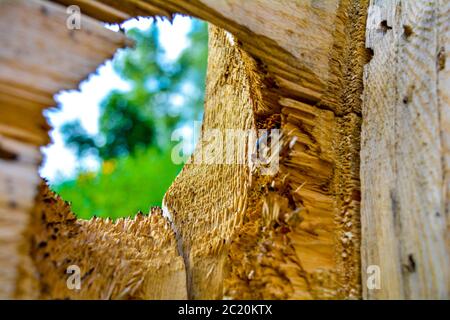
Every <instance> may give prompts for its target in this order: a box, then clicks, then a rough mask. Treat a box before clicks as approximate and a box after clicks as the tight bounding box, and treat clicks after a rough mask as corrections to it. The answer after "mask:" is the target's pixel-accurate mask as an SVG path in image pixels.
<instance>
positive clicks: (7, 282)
mask: <svg viewBox="0 0 450 320" xmlns="http://www.w3.org/2000/svg"><path fill="white" fill-rule="evenodd" d="M67 18H68V15H67V13H66V10H65V8H64V7H62V6H59V5H56V4H53V3H49V2H48V1H41V0H17V1H15V0H4V1H1V2H0V29H1V30H3V31H2V32H1V33H0V43H1V44H2V46H1V48H0V269H1V272H0V297H1V298H14V297H16V298H31V297H33V296H34V294H35V292H34V290H33V288H32V287H31V286H32V284H31V283H29V282H28V280H27V279H28V277H27V274H28V275H29V274H33V270H31V269H32V268H33V266H32V264H31V262H30V261H29V255H28V253H29V252H28V250H29V243H28V242H27V239H26V238H25V237H24V232H25V230H26V228H27V225H28V223H29V213H30V210H31V209H32V207H33V205H34V198H35V195H36V191H37V186H38V183H39V176H38V168H39V165H40V163H41V154H40V149H39V148H40V147H41V146H42V145H45V144H47V143H48V142H49V136H48V130H49V129H50V127H49V125H48V124H47V121H46V119H45V118H44V116H43V114H42V111H43V110H44V109H45V108H48V107H51V106H53V105H54V104H55V103H54V101H53V95H55V94H56V93H57V92H58V91H60V90H64V89H75V88H77V86H78V84H79V82H80V81H81V80H83V79H84V78H85V77H86V76H87V75H88V74H89V73H91V72H93V71H95V69H96V68H97V67H98V65H99V64H100V63H102V62H103V61H104V60H105V59H107V58H110V57H111V56H112V55H113V54H114V52H115V51H116V49H117V48H119V47H123V46H125V44H127V43H128V42H127V41H126V39H125V37H124V35H123V34H120V33H115V32H112V31H110V30H107V29H105V28H104V27H103V26H102V25H101V23H99V22H98V21H96V20H94V19H92V18H89V17H83V18H82V19H81V29H80V30H69V29H68V28H67V26H66V20H67Z"/></svg>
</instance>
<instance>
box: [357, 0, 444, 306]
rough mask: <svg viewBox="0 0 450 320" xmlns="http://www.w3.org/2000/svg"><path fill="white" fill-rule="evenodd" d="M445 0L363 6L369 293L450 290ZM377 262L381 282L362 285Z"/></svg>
mask: <svg viewBox="0 0 450 320" xmlns="http://www.w3.org/2000/svg"><path fill="white" fill-rule="evenodd" d="M449 10H450V3H449V2H448V1H422V0H420V1H401V0H396V1H394V0H392V1H375V0H372V1H371V3H370V7H369V18H368V21H367V33H366V34H367V38H366V46H367V47H368V48H370V49H371V50H373V54H374V55H373V59H372V60H371V62H370V63H369V64H368V65H367V66H366V68H365V71H364V85H365V88H364V98H363V99H364V103H363V125H362V147H361V184H362V217H361V219H362V248H361V252H362V282H363V288H364V297H365V298H368V299H380V298H384V299H433V298H442V299H445V298H448V297H449V294H450V291H449V290H450V267H449V266H450V261H449V242H448V234H449V224H448V223H449V210H448V208H449V192H448V187H449V157H448V154H449V144H448V141H449V140H448V139H449V130H450V127H449V119H450V118H449V111H450V110H449V97H448V92H449V90H450V85H449V81H448V79H449V70H450V69H449V68H450V66H449V64H448V62H447V63H446V59H447V58H448V56H449V45H450V43H449V25H450V14H449ZM373 265H374V266H378V267H379V270H380V278H381V283H380V285H381V287H380V288H372V289H368V288H367V286H366V285H365V282H366V280H368V279H369V276H370V274H367V272H366V271H367V268H369V266H373Z"/></svg>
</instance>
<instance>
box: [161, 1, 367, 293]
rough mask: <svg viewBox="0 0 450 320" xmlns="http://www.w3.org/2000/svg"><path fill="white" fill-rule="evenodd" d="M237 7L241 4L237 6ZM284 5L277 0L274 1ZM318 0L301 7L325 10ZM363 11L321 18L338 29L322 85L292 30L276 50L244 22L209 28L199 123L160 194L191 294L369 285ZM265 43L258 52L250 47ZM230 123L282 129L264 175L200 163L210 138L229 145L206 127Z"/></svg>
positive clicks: (352, 8) (351, 7)
mask: <svg viewBox="0 0 450 320" xmlns="http://www.w3.org/2000/svg"><path fill="white" fill-rule="evenodd" d="M262 2H263V1H262ZM262 2H261V3H262ZM211 3H213V2H211ZM246 3H247V2H246ZM266 5H267V6H268V7H270V5H268V4H266ZM242 6H243V7H245V6H246V5H245V4H243V5H242ZM305 6H307V5H305ZM231 7H232V8H233V10H238V9H237V7H239V5H238V4H237V3H236V4H232V5H231ZM331 7H333V6H331V2H329V3H328V5H327V6H324V7H322V8H321V9H323V10H324V11H323V14H324V15H325V16H326V17H328V18H330V17H331V13H330V12H329V11H327V10H328V9H330V8H331ZM222 9H223V10H225V11H226V9H224V8H222ZM247 9H248V8H242V10H244V12H247V11H246V10H247ZM278 9H279V10H281V9H280V7H279V6H278V5H277V4H275V5H274V8H273V10H274V11H277V10H278ZM284 9H285V8H284ZM284 9H283V10H284ZM310 9H311V12H310V11H308V13H305V12H303V11H302V14H304V15H309V14H311V15H312V14H315V13H317V12H318V11H317V10H319V9H318V7H314V8H310ZM205 10H206V9H205ZM300 11H301V10H300ZM365 12H366V6H365V5H364V3H361V2H358V3H356V2H355V3H351V4H350V3H347V2H346V3H342V4H341V5H340V6H339V10H337V11H336V12H334V13H335V15H334V17H335V20H332V21H334V22H333V23H334V24H332V26H331V27H330V25H329V24H328V25H327V28H320V27H319V26H317V25H315V26H314V32H319V34H320V31H322V32H324V37H323V39H327V37H328V36H330V35H329V34H328V33H327V32H329V31H330V28H331V29H332V30H333V32H332V39H331V40H332V41H331V40H330V42H329V43H327V45H326V46H325V45H324V44H323V43H322V45H324V46H325V47H326V48H327V50H328V51H329V52H331V53H332V54H331V56H329V57H328V59H329V60H327V61H328V62H327V63H326V64H325V65H322V62H318V60H317V61H316V63H318V64H320V66H321V68H322V69H315V70H322V71H323V68H328V67H329V69H327V70H326V72H325V71H324V72H319V74H320V77H321V78H320V79H321V81H322V82H320V81H319V82H318V83H316V84H317V85H319V83H322V85H321V86H320V85H319V87H318V88H316V89H314V90H313V89H312V88H310V89H308V90H306V89H305V88H304V87H302V86H301V83H302V82H301V81H300V80H299V79H300V78H302V77H309V76H310V74H308V73H307V72H306V71H304V70H303V67H306V65H307V64H308V63H309V62H310V61H309V60H306V62H305V65H303V67H302V65H301V61H302V60H298V59H297V58H295V56H291V55H290V54H289V53H288V52H286V51H285V50H287V49H290V50H294V51H295V50H300V49H299V48H295V47H290V46H291V44H290V43H288V42H287V39H284V38H278V35H277V34H274V35H273V37H274V39H277V40H278V41H279V42H278V43H277V42H271V44H272V45H274V46H279V47H278V49H279V50H280V51H277V50H272V51H270V54H271V55H270V57H269V56H268V55H266V53H263V51H264V50H265V49H266V47H264V46H263V45H262V42H258V41H261V38H258V40H252V39H250V37H249V36H248V33H249V32H250V31H249V30H248V29H245V31H243V30H237V29H233V27H230V29H231V30H233V31H235V34H236V36H237V37H236V38H237V39H235V41H230V40H229V36H227V34H226V33H225V32H224V31H223V30H221V29H218V28H211V29H210V51H209V66H208V79H207V80H208V81H207V92H206V103H205V116H204V122H203V127H202V129H203V132H202V135H201V137H200V140H199V143H198V146H197V149H196V151H195V152H194V155H193V158H192V159H191V162H192V163H191V164H187V165H186V166H185V167H184V169H183V171H182V172H181V174H180V175H179V176H178V177H177V179H176V180H175V182H174V183H173V185H172V186H171V188H170V189H169V190H168V192H167V193H166V196H165V199H164V205H165V210H166V211H167V214H168V215H169V216H170V217H171V219H172V221H173V224H174V228H175V230H177V237H178V241H179V243H180V248H181V249H182V254H183V256H184V259H185V264H186V269H187V276H188V294H189V297H190V298H223V297H226V298H232V299H261V298H263V299H333V298H358V297H360V296H361V286H360V269H359V268H360V259H359V255H360V253H359V243H360V229H359V201H360V189H359V143H360V140H359V135H360V124H361V120H360V115H359V113H360V110H361V99H360V96H361V94H362V68H363V64H364V63H365V62H366V61H367V57H366V51H365V49H364V30H365V24H364V23H365ZM247 13H248V12H247ZM302 14H300V15H302ZM200 16H201V14H200ZM240 18H242V19H243V20H244V18H243V16H241V15H240V13H239V15H237V16H236V19H237V20H239V19H240ZM303 18H304V17H303ZM330 19H331V18H330ZM251 21H252V18H251V17H250V18H249V19H248V21H246V22H245V23H244V24H247V26H248V25H249V24H251ZM300 21H303V20H302V18H299V21H298V23H300ZM278 22H279V21H278ZM220 23H221V22H220V19H219V20H218V21H217V24H218V25H220ZM274 23H277V22H276V21H275V22H274ZM248 27H249V29H252V26H248ZM254 27H255V28H257V26H254ZM258 30H259V29H258ZM312 30H313V28H311V31H312ZM245 32H247V33H245ZM261 32H262V31H261ZM265 32H269V31H267V30H266V31H265ZM301 32H303V33H305V32H307V31H305V29H303V30H302V31H301ZM239 35H241V36H242V39H241V38H240V37H239ZM315 35H316V36H317V34H315ZM305 37H306V38H308V37H307V36H305ZM285 41H286V42H285ZM258 43H259V45H261V47H262V48H261V51H259V52H258V53H257V52H256V51H252V50H254V49H255V48H256V47H257V46H258ZM252 48H253V49H252ZM281 48H284V49H283V50H282V49H281ZM281 51H282V52H283V54H280V55H278V53H279V52H281ZM255 53H256V54H255ZM297 53H299V52H297ZM304 54H305V55H307V53H306V52H305V53H304ZM286 55H288V56H289V58H286ZM317 58H318V59H319V60H320V59H321V58H320V50H319V51H318V57H317ZM290 59H294V60H296V61H297V64H289V62H288V65H289V66H290V67H291V68H292V69H290V70H291V71H292V72H293V73H295V74H296V78H295V79H296V80H295V81H294V82H295V83H297V84H298V85H299V86H297V87H295V88H294V87H293V86H291V82H290V80H292V79H293V78H292V77H291V74H290V73H288V72H286V69H282V68H280V67H279V66H280V65H279V64H280V63H283V62H286V61H291V60H290ZM299 61H300V62H299ZM299 63H300V65H299ZM310 84H313V82H310ZM311 90H313V91H314V94H310V93H311V92H312V91H311ZM228 128H241V129H247V128H251V129H253V130H259V129H269V130H270V129H279V130H281V132H282V143H281V147H280V150H279V152H280V163H279V165H280V166H279V171H278V172H277V173H276V174H275V175H272V176H270V175H264V174H262V173H261V171H260V170H259V169H258V168H256V169H255V168H252V167H250V168H247V166H246V165H245V164H246V162H244V164H242V165H214V164H210V165H199V164H195V159H197V158H198V157H199V153H201V152H202V150H204V148H209V149H217V148H220V146H221V143H222V141H219V142H217V141H215V140H213V141H211V140H210V139H208V133H209V130H211V129H220V130H226V129H228ZM248 147H250V148H251V147H252V146H248ZM212 160H214V159H212ZM246 160H248V159H246ZM248 170H250V171H248Z"/></svg>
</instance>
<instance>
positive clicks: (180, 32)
mask: <svg viewBox="0 0 450 320" xmlns="http://www.w3.org/2000/svg"><path fill="white" fill-rule="evenodd" d="M152 23H153V19H151V18H140V19H132V20H129V21H126V22H124V23H123V24H122V27H123V28H124V29H125V30H129V29H132V28H139V29H144V30H145V29H147V28H149V27H150V25H151V24H152ZM156 23H157V25H158V27H159V32H160V41H161V44H162V46H163V48H164V49H165V51H166V54H167V55H166V57H167V59H175V58H177V57H178V55H179V54H180V53H181V51H182V50H183V49H184V48H185V47H186V46H187V45H188V43H187V41H188V39H187V32H189V30H190V26H191V20H190V18H189V17H182V16H176V17H175V19H174V20H173V23H172V24H171V23H170V22H169V21H167V20H159V19H158V20H156ZM107 28H109V29H111V30H114V31H118V30H119V26H118V25H110V26H107ZM79 89H80V90H79V91H76V90H72V91H64V92H62V93H59V94H57V95H56V101H57V103H58V104H59V105H60V108H59V109H56V110H51V111H46V113H45V115H46V116H47V118H48V120H49V122H50V124H51V125H52V127H53V128H54V130H53V131H52V132H51V133H50V136H51V138H52V141H53V144H51V145H50V146H48V147H45V148H42V151H43V153H44V163H43V165H42V167H41V169H40V174H41V176H42V177H44V178H46V179H48V180H49V181H50V183H53V182H55V181H59V180H62V179H65V178H70V177H72V176H74V174H75V173H76V170H77V168H78V167H79V166H80V165H83V167H84V168H87V169H88V170H97V169H98V167H99V163H98V161H97V159H95V158H86V159H83V163H77V161H78V160H77V158H76V157H75V154H74V152H73V151H72V150H71V149H69V148H67V147H66V146H65V145H64V141H63V138H62V135H61V132H60V129H61V126H62V125H63V124H64V123H66V122H68V121H71V120H75V119H79V120H80V121H81V123H82V125H83V127H84V128H85V129H86V130H87V131H88V132H89V133H93V134H95V133H97V132H98V120H99V117H100V110H99V105H100V102H101V101H102V100H103V98H104V97H105V96H106V95H107V94H108V93H109V92H110V91H112V90H114V89H118V90H123V91H126V90H129V89H130V84H129V83H127V82H126V81H124V80H123V79H121V78H120V77H119V76H118V75H117V74H116V73H115V71H114V70H113V67H112V63H111V60H109V61H107V62H106V63H105V64H104V65H102V66H101V67H100V68H99V69H98V70H97V72H96V73H95V74H92V75H90V76H89V78H88V79H87V80H85V81H84V82H82V83H81V85H80V88H79ZM183 131H184V132H185V133H186V135H190V134H192V130H190V129H189V128H184V130H183Z"/></svg>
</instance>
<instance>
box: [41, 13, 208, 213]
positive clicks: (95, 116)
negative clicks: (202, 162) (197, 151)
mask: <svg viewBox="0 0 450 320" xmlns="http://www.w3.org/2000/svg"><path fill="white" fill-rule="evenodd" d="M108 28H110V29H113V30H119V28H121V29H124V31H125V32H126V33H127V35H128V37H130V38H132V39H134V41H135V46H134V47H133V48H127V49H122V50H119V51H118V52H117V53H116V55H115V56H114V58H113V59H112V60H111V61H108V62H106V63H105V64H104V65H103V66H101V67H99V69H98V70H97V73H96V74H93V75H91V76H90V77H89V79H87V80H86V81H85V82H83V83H82V84H81V85H80V90H79V91H69V92H62V93H60V94H58V95H57V96H56V97H55V98H56V101H57V102H58V106H57V107H56V108H53V109H51V110H50V111H48V112H47V113H46V116H47V118H48V120H49V122H50V123H51V124H52V126H53V127H54V130H53V131H52V133H51V136H52V140H53V144H52V145H50V146H48V147H46V148H44V149H43V153H44V155H45V160H44V164H43V166H42V168H41V171H40V173H41V176H42V177H44V178H46V179H47V180H48V181H49V184H50V186H51V188H52V189H53V190H54V191H56V192H57V193H59V194H60V195H61V196H62V197H63V199H65V200H67V201H69V202H71V203H72V209H73V211H74V213H75V214H76V215H77V216H78V217H80V218H85V219H89V218H91V217H93V216H97V217H110V218H117V217H124V216H133V215H134V214H136V213H137V212H139V211H141V212H143V213H148V211H149V208H150V207H151V206H156V205H161V200H162V198H163V195H164V193H165V191H166V190H167V188H168V187H169V186H170V184H171V183H172V181H173V180H174V178H175V177H176V175H177V174H178V173H179V171H180V170H181V167H182V165H180V164H174V163H173V161H172V160H171V152H172V147H173V146H174V144H175V143H178V142H174V141H171V135H172V133H173V132H174V130H180V131H181V132H182V134H183V138H184V139H183V140H184V142H185V144H184V147H185V152H186V153H189V152H192V150H193V148H194V144H195V141H193V136H194V134H193V128H194V125H193V122H194V121H201V119H202V113H203V102H204V92H205V76H206V65H207V51H208V46H207V42H208V34H207V26H206V23H204V22H202V21H200V20H196V19H193V18H188V17H182V16H177V17H175V19H174V21H173V22H172V23H171V22H169V21H167V20H154V19H149V18H146V19H144V18H140V19H138V20H136V19H134V20H130V21H128V22H125V23H124V24H122V25H121V26H118V25H112V26H108Z"/></svg>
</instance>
